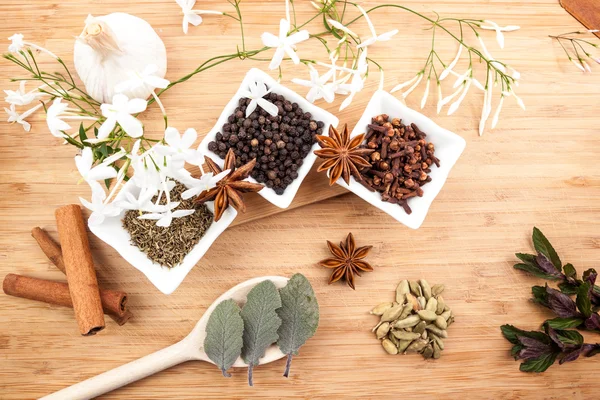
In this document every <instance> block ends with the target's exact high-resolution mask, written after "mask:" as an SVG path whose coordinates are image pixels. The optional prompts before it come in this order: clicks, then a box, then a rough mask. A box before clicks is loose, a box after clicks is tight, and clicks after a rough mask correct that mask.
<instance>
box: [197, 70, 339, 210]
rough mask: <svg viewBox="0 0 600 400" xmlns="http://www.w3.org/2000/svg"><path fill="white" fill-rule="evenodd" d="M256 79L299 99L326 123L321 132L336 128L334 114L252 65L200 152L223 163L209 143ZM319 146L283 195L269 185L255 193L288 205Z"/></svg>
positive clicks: (312, 149) (316, 146)
mask: <svg viewBox="0 0 600 400" xmlns="http://www.w3.org/2000/svg"><path fill="white" fill-rule="evenodd" d="M256 81H262V82H264V83H265V84H266V85H267V87H268V88H269V89H270V90H271V92H273V93H277V94H280V95H282V96H283V97H285V98H286V100H289V101H291V102H292V103H298V106H300V108H301V109H302V110H303V111H304V112H309V113H311V114H312V116H313V119H315V120H316V121H322V122H323V123H324V124H325V125H324V126H323V135H328V134H329V127H330V126H333V127H334V128H335V127H337V125H338V123H339V120H338V119H337V118H336V117H335V116H334V115H333V114H331V113H329V112H327V111H325V110H323V109H322V108H320V107H317V106H315V105H314V104H312V103H310V102H309V101H308V100H306V99H305V98H304V97H302V96H301V95H299V94H298V93H296V92H294V91H293V90H291V89H288V88H286V87H285V86H283V85H281V84H279V83H278V82H277V81H276V80H275V79H273V78H271V77H270V76H269V75H267V74H266V73H265V72H263V71H261V70H259V69H256V68H252V69H251V70H250V71H248V73H247V74H246V77H245V78H244V80H243V81H242V84H241V85H240V88H239V89H238V91H237V92H236V93H235V95H234V96H233V97H232V99H231V100H230V101H229V103H227V105H226V106H225V109H223V112H222V113H221V116H220V117H219V119H218V120H217V123H216V124H215V126H214V127H213V128H212V129H211V131H210V132H208V134H207V135H206V137H205V138H204V139H203V140H202V142H201V143H200V146H199V147H198V149H199V150H200V151H201V152H202V154H204V155H207V156H209V157H210V158H212V159H213V161H215V162H216V163H217V164H218V165H219V166H220V167H223V164H224V160H223V159H222V158H221V157H219V156H218V155H217V154H215V153H214V152H212V151H210V150H209V149H208V144H209V143H210V142H212V141H213V140H215V137H216V135H217V133H219V132H221V129H222V128H223V125H224V124H225V123H226V122H227V119H228V118H229V116H230V115H231V114H233V112H234V111H235V109H236V108H237V107H238V103H239V100H240V99H241V98H242V91H244V90H247V88H248V86H249V85H250V83H251V82H256ZM318 148H319V145H318V144H317V143H315V144H314V145H313V146H312V148H311V149H310V152H309V153H308V155H307V156H306V157H305V158H304V163H303V164H302V165H301V166H300V168H298V177H297V178H296V179H294V181H293V182H292V183H291V184H290V185H289V186H288V187H287V188H286V189H285V192H283V194H282V195H278V194H277V193H275V191H274V190H273V189H270V188H268V187H264V188H263V189H261V191H260V192H258V194H259V195H261V196H262V197H263V198H265V199H266V200H267V201H269V202H270V203H272V204H274V205H276V206H277V207H279V208H288V207H289V205H290V204H291V203H292V200H294V197H295V196H296V193H297V192H298V189H299V188H300V184H301V183H302V181H303V180H304V178H305V177H306V175H307V174H308V172H309V171H310V169H311V168H312V166H313V164H314V163H315V161H316V159H317V156H316V155H315V154H314V153H313V151H315V150H317V149H318ZM248 180H249V181H250V182H254V183H257V182H256V180H255V179H253V178H252V177H249V178H248Z"/></svg>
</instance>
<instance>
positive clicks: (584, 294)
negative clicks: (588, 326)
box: [575, 282, 592, 318]
mask: <svg viewBox="0 0 600 400" xmlns="http://www.w3.org/2000/svg"><path fill="white" fill-rule="evenodd" d="M590 288H591V286H590V283H589V282H584V283H582V284H581V285H579V289H578V290H577V300H576V301H575V303H576V304H577V308H578V309H579V312H580V313H582V314H583V316H584V317H586V318H589V317H590V316H591V315H592V302H591V301H590Z"/></svg>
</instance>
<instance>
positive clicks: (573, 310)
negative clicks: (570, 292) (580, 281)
mask: <svg viewBox="0 0 600 400" xmlns="http://www.w3.org/2000/svg"><path fill="white" fill-rule="evenodd" d="M546 293H548V304H549V307H550V309H551V310H552V311H554V313H555V314H556V315H558V316H559V317H561V318H570V317H576V316H577V306H576V305H575V302H574V301H573V299H571V298H570V297H569V296H567V295H566V294H564V293H561V292H559V291H558V290H556V289H552V288H550V287H546Z"/></svg>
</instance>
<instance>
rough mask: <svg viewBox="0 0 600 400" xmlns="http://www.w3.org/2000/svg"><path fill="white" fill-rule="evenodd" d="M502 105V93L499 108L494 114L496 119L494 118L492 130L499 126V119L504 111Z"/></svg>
mask: <svg viewBox="0 0 600 400" xmlns="http://www.w3.org/2000/svg"><path fill="white" fill-rule="evenodd" d="M502 104H504V93H502V95H501V96H500V102H499V103H498V107H497V108H496V112H495V113H494V118H492V129H494V128H495V127H496V124H498V117H499V116H500V110H502Z"/></svg>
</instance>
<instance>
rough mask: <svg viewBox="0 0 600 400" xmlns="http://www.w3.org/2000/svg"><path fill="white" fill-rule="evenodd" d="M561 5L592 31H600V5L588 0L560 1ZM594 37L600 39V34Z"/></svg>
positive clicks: (597, 33)
mask: <svg viewBox="0 0 600 400" xmlns="http://www.w3.org/2000/svg"><path fill="white" fill-rule="evenodd" d="M560 5H561V6H563V8H564V9H565V10H567V11H568V12H569V14H571V15H572V16H573V17H574V18H575V19H577V21H579V22H581V23H582V24H583V25H584V26H585V27H586V28H588V29H591V30H598V29H600V3H598V2H594V1H586V0H560ZM594 35H596V36H598V37H599V38H600V32H595V33H594Z"/></svg>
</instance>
